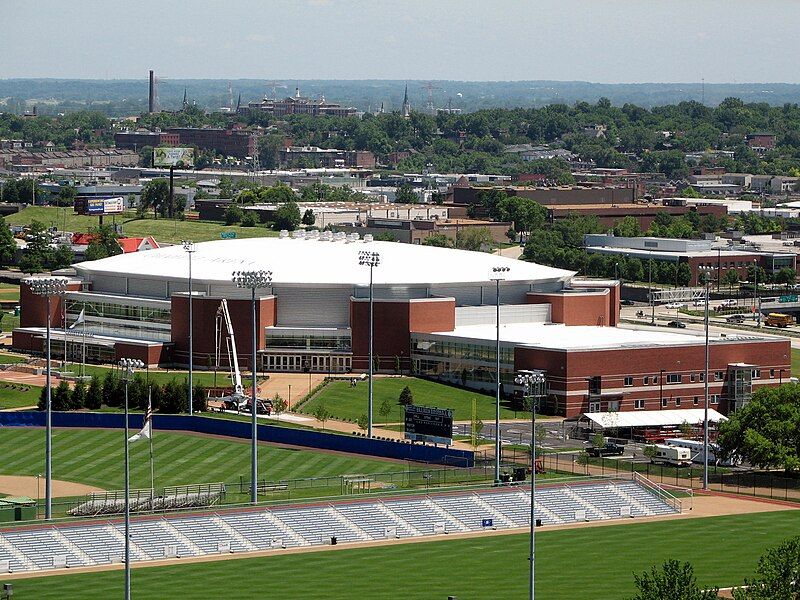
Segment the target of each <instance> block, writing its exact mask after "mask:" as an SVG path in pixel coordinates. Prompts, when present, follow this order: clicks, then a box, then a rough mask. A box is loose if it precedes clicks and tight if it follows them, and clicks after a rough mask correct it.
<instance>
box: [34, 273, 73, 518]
mask: <svg viewBox="0 0 800 600" xmlns="http://www.w3.org/2000/svg"><path fill="white" fill-rule="evenodd" d="M27 283H28V285H29V286H30V288H31V291H32V292H33V293H34V294H36V295H37V296H44V298H45V301H46V303H47V315H46V324H47V325H46V326H47V334H46V340H47V341H46V346H47V349H46V360H47V365H46V368H47V375H46V379H45V390H46V398H47V401H46V402H47V403H46V411H47V412H46V416H45V442H44V478H45V483H44V498H45V500H44V502H45V505H44V518H45V519H47V520H48V521H49V520H50V519H51V518H52V508H53V478H52V475H53V473H52V448H53V409H52V389H51V387H50V298H51V296H59V297H63V296H64V294H66V292H67V278H66V277H35V278H32V279H28V280H27Z"/></svg>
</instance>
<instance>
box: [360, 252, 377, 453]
mask: <svg viewBox="0 0 800 600" xmlns="http://www.w3.org/2000/svg"><path fill="white" fill-rule="evenodd" d="M358 264H359V265H360V266H362V267H369V352H368V354H369V367H368V371H367V373H368V378H369V393H368V406H367V436H368V437H372V399H373V395H372V375H373V366H372V361H373V358H372V333H373V332H372V327H373V318H372V303H373V293H372V270H373V269H374V268H375V267H378V266H380V264H381V255H380V253H379V252H370V251H369V250H360V251H359V253H358Z"/></svg>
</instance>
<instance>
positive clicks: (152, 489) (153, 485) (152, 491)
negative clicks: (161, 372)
mask: <svg viewBox="0 0 800 600" xmlns="http://www.w3.org/2000/svg"><path fill="white" fill-rule="evenodd" d="M152 390H153V388H152V386H148V387H147V412H148V414H149V416H150V510H153V511H155V506H154V499H155V493H156V475H155V467H154V465H153V421H152V419H153V404H152Z"/></svg>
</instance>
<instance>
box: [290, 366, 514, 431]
mask: <svg viewBox="0 0 800 600" xmlns="http://www.w3.org/2000/svg"><path fill="white" fill-rule="evenodd" d="M405 386H408V387H409V388H410V389H411V392H412V394H413V395H414V404H416V405H418V406H434V407H437V408H452V409H453V413H454V414H453V418H454V419H455V420H457V421H469V420H470V419H471V418H472V399H473V398H477V400H478V418H480V419H483V420H484V421H485V420H487V419H493V418H494V411H495V400H494V396H487V395H485V394H481V393H478V392H474V391H468V390H463V389H461V388H456V387H452V386H449V385H444V384H442V383H436V382H433V381H428V380H425V379H417V378H415V377H379V378H376V379H375V383H374V399H373V403H374V406H373V411H374V419H375V423H376V424H378V425H379V424H381V423H385V422H386V423H391V422H395V423H397V422H401V421H402V420H403V410H402V408H403V407H402V406H401V405H400V404H398V402H397V399H398V397H399V396H400V392H401V390H402V389H403V387H405ZM386 399H388V400H389V402H390V404H391V407H392V412H391V413H390V414H389V415H388V416H387V417H384V416H383V415H381V414H380V412H379V409H380V406H381V404H383V401H384V400H386ZM321 402H322V403H324V404H325V407H326V408H327V409H328V410H329V411H330V413H331V415H333V416H334V417H335V418H340V419H353V420H355V419H358V417H359V416H360V415H362V414H364V413H366V412H367V404H368V386H367V382H366V381H359V382H358V385H357V386H356V387H354V388H353V387H350V384H349V383H348V382H344V381H334V382H331V383H329V384H328V385H327V386H326V387H325V389H323V390H322V391H321V392H320V393H319V394H317V396H315V397H314V398H313V399H312V400H309V401H308V402H306V403H305V404H303V406H302V408H301V412H305V413H311V412H313V411H314V408H315V407H316V406H318V405H319V404H320V403H321ZM520 414H522V413H520ZM500 417H501V418H503V419H513V418H514V411H512V410H508V409H506V408H503V407H501V409H500Z"/></svg>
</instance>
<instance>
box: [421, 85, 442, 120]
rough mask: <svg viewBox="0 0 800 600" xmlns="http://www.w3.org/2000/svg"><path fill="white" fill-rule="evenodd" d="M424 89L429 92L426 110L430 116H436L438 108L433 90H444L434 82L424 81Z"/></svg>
mask: <svg viewBox="0 0 800 600" xmlns="http://www.w3.org/2000/svg"><path fill="white" fill-rule="evenodd" d="M422 87H424V88H425V89H426V90H428V101H427V102H426V103H425V110H426V111H428V112H429V113H430V114H432V115H434V114H436V106H434V104H433V90H440V89H442V88H441V87H439V86H438V85H436V83H435V82H433V81H424V82H423V85H422Z"/></svg>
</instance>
